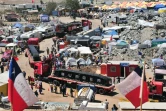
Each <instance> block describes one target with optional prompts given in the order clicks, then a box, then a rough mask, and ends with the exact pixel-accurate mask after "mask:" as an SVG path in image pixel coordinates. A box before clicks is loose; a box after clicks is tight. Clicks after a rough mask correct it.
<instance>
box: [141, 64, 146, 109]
mask: <svg viewBox="0 0 166 111" xmlns="http://www.w3.org/2000/svg"><path fill="white" fill-rule="evenodd" d="M144 76H145V61H144V64H143V73H142V79H141V88H140V111H142V95H143V87H144V86H143V85H144V84H143V83H144Z"/></svg>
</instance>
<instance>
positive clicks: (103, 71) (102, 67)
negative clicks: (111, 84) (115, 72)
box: [100, 63, 107, 75]
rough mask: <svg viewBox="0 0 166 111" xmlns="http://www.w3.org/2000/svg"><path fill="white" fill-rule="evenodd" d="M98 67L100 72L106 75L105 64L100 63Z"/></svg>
mask: <svg viewBox="0 0 166 111" xmlns="http://www.w3.org/2000/svg"><path fill="white" fill-rule="evenodd" d="M100 68H101V74H103V75H106V74H107V64H105V63H102V64H101V66H100Z"/></svg>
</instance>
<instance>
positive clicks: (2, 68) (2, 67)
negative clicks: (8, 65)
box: [1, 63, 4, 73]
mask: <svg viewBox="0 0 166 111" xmlns="http://www.w3.org/2000/svg"><path fill="white" fill-rule="evenodd" d="M3 72H4V65H3V63H1V73H3Z"/></svg>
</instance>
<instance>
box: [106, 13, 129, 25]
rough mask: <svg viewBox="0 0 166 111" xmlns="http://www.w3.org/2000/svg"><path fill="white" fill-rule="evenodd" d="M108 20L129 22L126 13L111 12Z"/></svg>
mask: <svg viewBox="0 0 166 111" xmlns="http://www.w3.org/2000/svg"><path fill="white" fill-rule="evenodd" d="M108 21H109V22H113V23H116V22H118V23H127V16H126V15H124V14H122V15H121V14H110V15H109V20H108Z"/></svg>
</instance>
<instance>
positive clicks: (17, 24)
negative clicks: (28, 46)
mask: <svg viewBox="0 0 166 111" xmlns="http://www.w3.org/2000/svg"><path fill="white" fill-rule="evenodd" d="M22 26H23V25H22V24H20V23H15V24H14V25H13V28H21V27H22Z"/></svg>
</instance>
